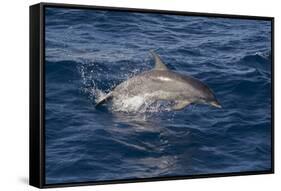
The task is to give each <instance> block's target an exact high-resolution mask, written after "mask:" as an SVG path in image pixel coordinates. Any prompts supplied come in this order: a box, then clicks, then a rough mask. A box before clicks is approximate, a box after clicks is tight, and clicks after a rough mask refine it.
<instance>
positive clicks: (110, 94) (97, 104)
mask: <svg viewBox="0 0 281 191" xmlns="http://www.w3.org/2000/svg"><path fill="white" fill-rule="evenodd" d="M111 97H112V93H111V92H109V93H108V94H106V95H105V96H104V97H103V98H102V99H100V100H99V101H98V102H97V103H96V105H95V107H98V106H100V105H102V104H103V103H104V102H106V101H107V100H108V99H110V98H111Z"/></svg>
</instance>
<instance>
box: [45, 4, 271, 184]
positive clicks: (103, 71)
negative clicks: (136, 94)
mask: <svg viewBox="0 0 281 191" xmlns="http://www.w3.org/2000/svg"><path fill="white" fill-rule="evenodd" d="M45 21H46V28H45V42H46V44H45V45H46V50H45V51H46V52H45V53H46V58H45V59H46V60H45V72H46V73H45V78H46V80H45V83H46V95H45V96H46V111H45V112H46V117H45V136H46V151H45V152H46V153H45V154H46V166H45V170H46V183H47V184H54V183H70V182H85V181H102V180H120V179H131V178H149V177H163V176H183V175H196V174H212V173H229V172H245V171H262V170H269V169H270V168H271V23H270V22H269V21H261V20H259V21H255V20H245V19H243V20H242V19H226V18H208V17H198V16H196V17H194V16H192V17H191V16H176V15H161V14H140V13H127V12H107V11H97V10H96V11H94V10H79V9H62V8H46V18H45ZM151 49H152V50H154V51H155V52H157V53H158V54H159V55H160V56H161V58H162V59H163V60H164V62H165V63H166V64H167V66H168V67H169V68H170V69H171V70H173V71H176V72H178V73H182V74H186V75H191V76H193V77H195V78H197V79H199V80H201V81H202V82H204V83H205V84H207V85H208V86H209V87H210V88H211V89H212V90H213V91H214V93H215V95H216V97H217V98H218V100H219V101H220V103H221V105H222V107H223V108H222V109H218V108H214V107H210V106H207V105H194V104H193V105H190V106H188V107H186V108H185V109H183V110H180V111H167V110H165V105H164V106H159V105H157V106H155V105H154V106H153V108H152V109H151V108H150V110H143V109H142V110H133V111H131V110H126V108H122V106H120V107H117V108H116V107H112V105H110V103H109V104H106V105H103V106H102V107H99V108H95V103H96V101H97V100H98V99H100V97H101V96H104V95H105V94H106V93H108V92H109V91H110V90H111V89H112V88H113V87H115V86H116V85H118V84H119V83H121V82H123V81H124V80H126V79H128V78H130V77H132V76H135V75H137V74H140V73H142V72H144V71H148V70H150V69H151V68H153V59H152V57H151V56H150V55H149V50H151ZM163 108H164V109H163Z"/></svg>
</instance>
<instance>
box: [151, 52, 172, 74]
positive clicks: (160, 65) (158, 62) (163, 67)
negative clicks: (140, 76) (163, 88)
mask: <svg viewBox="0 0 281 191" xmlns="http://www.w3.org/2000/svg"><path fill="white" fill-rule="evenodd" d="M149 52H150V54H151V55H152V56H153V58H154V62H155V66H154V70H168V68H167V66H166V65H165V64H164V62H163V61H162V60H161V58H160V56H158V55H157V54H156V53H155V52H154V51H153V50H150V51H149Z"/></svg>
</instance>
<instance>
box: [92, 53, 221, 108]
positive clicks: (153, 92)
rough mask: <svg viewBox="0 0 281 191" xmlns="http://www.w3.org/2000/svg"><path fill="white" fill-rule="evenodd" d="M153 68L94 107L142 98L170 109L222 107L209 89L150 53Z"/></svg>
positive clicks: (123, 83)
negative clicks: (109, 101)
mask: <svg viewBox="0 0 281 191" xmlns="http://www.w3.org/2000/svg"><path fill="white" fill-rule="evenodd" d="M150 53H151V55H152V56H153V58H154V61H155V67H154V68H153V69H152V70H150V71H146V72H144V73H141V74H139V75H136V76H134V77H132V78H129V79H128V80H126V81H124V82H122V83H120V84H119V85H117V86H116V87H115V88H114V89H113V90H112V91H111V92H109V93H108V94H107V95H106V96H104V97H103V98H102V99H101V100H100V101H99V102H98V103H97V104H96V106H99V105H101V104H103V103H105V102H106V101H108V100H110V99H134V98H140V97H141V98H144V99H145V100H146V101H147V100H149V101H150V102H156V101H169V102H171V103H172V107H171V108H172V109H173V110H181V109H183V108H185V107H186V106H188V105H190V104H207V105H210V106H214V107H217V108H221V105H220V103H219V102H218V100H217V99H216V97H215V95H214V93H213V92H212V90H211V89H210V88H209V87H208V86H207V85H205V84H204V83H202V82H201V81H199V80H198V79H196V78H193V77H191V76H187V75H183V74H180V73H177V72H174V71H172V70H169V69H168V68H167V67H166V65H165V64H164V62H163V61H162V60H161V58H160V57H159V56H158V55H157V54H156V53H155V52H153V51H150Z"/></svg>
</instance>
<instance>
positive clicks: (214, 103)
mask: <svg viewBox="0 0 281 191" xmlns="http://www.w3.org/2000/svg"><path fill="white" fill-rule="evenodd" d="M210 104H211V105H212V106H214V107H217V108H222V106H221V104H220V103H219V102H218V101H217V100H215V101H212V102H211V103H210Z"/></svg>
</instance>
